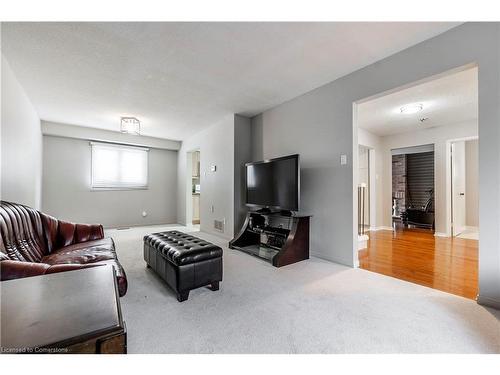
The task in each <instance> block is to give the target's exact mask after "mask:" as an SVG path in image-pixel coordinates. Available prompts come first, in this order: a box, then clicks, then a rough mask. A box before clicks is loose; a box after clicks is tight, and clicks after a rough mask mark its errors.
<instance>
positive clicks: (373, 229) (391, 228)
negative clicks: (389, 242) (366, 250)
mask: <svg viewBox="0 0 500 375" xmlns="http://www.w3.org/2000/svg"><path fill="white" fill-rule="evenodd" d="M368 230H369V231H370V232H377V231H379V230H390V231H391V232H392V231H393V230H394V228H393V227H386V226H380V227H370V229H368Z"/></svg>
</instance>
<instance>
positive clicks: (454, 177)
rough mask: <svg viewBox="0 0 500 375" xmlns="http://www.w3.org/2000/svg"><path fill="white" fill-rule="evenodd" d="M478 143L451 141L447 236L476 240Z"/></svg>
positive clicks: (477, 236) (467, 140) (477, 218)
mask: <svg viewBox="0 0 500 375" xmlns="http://www.w3.org/2000/svg"><path fill="white" fill-rule="evenodd" d="M478 149H479V141H478V139H477V138H475V137H474V138H472V139H462V140H455V141H451V142H450V144H449V152H450V168H449V170H450V182H451V183H450V184H449V191H448V196H449V198H448V199H449V201H450V204H451V212H450V215H449V217H450V219H451V220H450V223H449V227H450V233H451V236H453V237H458V238H466V239H473V240H478V239H479V195H478V190H479V173H478V169H479V158H478Z"/></svg>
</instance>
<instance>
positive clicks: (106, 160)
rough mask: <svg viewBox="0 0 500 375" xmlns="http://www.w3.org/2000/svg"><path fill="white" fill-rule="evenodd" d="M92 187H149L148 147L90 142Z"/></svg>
mask: <svg viewBox="0 0 500 375" xmlns="http://www.w3.org/2000/svg"><path fill="white" fill-rule="evenodd" d="M90 146H91V149H92V188H94V189H101V188H102V189H145V188H147V187H148V151H149V149H147V148H141V147H132V146H123V145H115V144H108V143H97V142H91V143H90Z"/></svg>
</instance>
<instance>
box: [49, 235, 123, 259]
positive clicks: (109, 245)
mask: <svg viewBox="0 0 500 375" xmlns="http://www.w3.org/2000/svg"><path fill="white" fill-rule="evenodd" d="M110 259H116V253H115V245H114V243H113V240H112V239H111V238H103V239H102V240H94V241H87V242H82V243H77V244H74V245H69V246H66V247H63V248H60V249H58V250H56V251H54V252H52V253H51V254H50V255H47V256H44V257H43V258H42V262H43V263H47V264H68V263H77V264H85V263H96V262H101V261H105V260H110Z"/></svg>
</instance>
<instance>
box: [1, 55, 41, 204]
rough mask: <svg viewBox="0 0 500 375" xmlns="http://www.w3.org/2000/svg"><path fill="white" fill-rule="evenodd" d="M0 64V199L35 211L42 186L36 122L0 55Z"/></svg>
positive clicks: (27, 101)
mask: <svg viewBox="0 0 500 375" xmlns="http://www.w3.org/2000/svg"><path fill="white" fill-rule="evenodd" d="M1 65H2V68H1V72H2V76H1V81H2V84H1V97H2V99H1V102H2V106H1V108H2V110H1V112H2V116H1V119H2V126H1V137H0V138H1V159H2V162H1V165H2V166H1V168H2V171H1V194H0V195H1V199H3V200H7V201H12V202H17V203H22V204H26V205H28V206H31V207H34V208H37V209H39V208H40V202H41V184H42V132H41V130H40V119H39V117H38V114H37V113H36V111H35V109H34V107H33V105H32V104H31V102H30V100H29V98H28V97H27V96H26V93H25V92H24V90H23V88H22V87H21V85H20V84H19V82H18V81H17V79H16V77H15V75H14V72H13V71H12V69H11V68H10V66H9V64H8V62H7V60H5V58H4V57H3V55H2V57H1Z"/></svg>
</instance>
